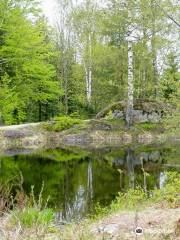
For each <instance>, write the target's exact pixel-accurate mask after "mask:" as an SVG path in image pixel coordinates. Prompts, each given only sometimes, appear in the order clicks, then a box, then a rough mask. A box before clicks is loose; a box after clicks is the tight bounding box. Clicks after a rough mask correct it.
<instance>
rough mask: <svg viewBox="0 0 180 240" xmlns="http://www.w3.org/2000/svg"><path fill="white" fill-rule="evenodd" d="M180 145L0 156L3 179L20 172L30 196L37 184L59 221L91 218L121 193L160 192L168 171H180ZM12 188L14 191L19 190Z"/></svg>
mask: <svg viewBox="0 0 180 240" xmlns="http://www.w3.org/2000/svg"><path fill="white" fill-rule="evenodd" d="M178 149H179V146H177V145H176V146H170V147H167V146H166V147H165V146H149V147H145V146H138V147H126V148H123V147H119V148H117V147H116V148H109V147H105V148H103V149H94V150H82V149H80V148H68V149H54V150H46V151H44V152H36V153H30V152H27V151H26V152H23V151H22V152H21V151H19V150H18V151H16V152H14V151H8V152H7V153H6V155H5V156H1V157H0V181H1V182H8V180H9V179H12V178H15V176H18V175H19V173H21V175H22V176H23V189H24V191H25V192H26V193H27V194H30V192H31V186H34V194H35V196H36V197H37V198H38V196H39V193H40V192H41V189H42V186H44V188H43V199H44V200H46V199H48V197H50V198H49V206H50V207H52V208H54V210H55V212H56V218H57V221H58V222H60V223H61V222H69V221H72V220H79V219H81V218H84V217H86V216H87V215H88V214H93V212H94V209H95V206H96V205H97V204H100V205H101V206H108V205H109V204H110V203H111V202H112V201H113V200H114V199H115V198H116V196H117V195H118V192H121V191H126V190H127V189H129V188H134V187H137V186H141V187H143V188H144V190H145V191H150V190H151V189H154V188H162V187H163V185H164V182H165V172H166V171H167V170H168V171H173V170H176V171H179V170H180V168H179V166H180V165H178V164H179V160H180V154H179V151H178ZM15 188H16V186H14V187H13V189H12V192H13V191H15V190H16V189H15Z"/></svg>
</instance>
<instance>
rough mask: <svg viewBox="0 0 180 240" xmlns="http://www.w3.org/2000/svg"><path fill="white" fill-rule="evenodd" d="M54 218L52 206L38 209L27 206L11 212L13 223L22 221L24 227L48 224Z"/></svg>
mask: <svg viewBox="0 0 180 240" xmlns="http://www.w3.org/2000/svg"><path fill="white" fill-rule="evenodd" d="M53 220H54V212H53V210H52V209H50V208H46V209H42V210H40V209H38V208H35V207H26V208H24V209H22V210H20V209H15V210H13V211H12V212H11V218H10V222H11V224H12V225H17V224H18V223H20V225H21V227H22V228H33V227H36V226H39V227H42V226H48V225H49V224H51V223H52V222H53Z"/></svg>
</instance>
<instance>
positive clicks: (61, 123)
mask: <svg viewBox="0 0 180 240" xmlns="http://www.w3.org/2000/svg"><path fill="white" fill-rule="evenodd" d="M82 122H83V121H82V120H81V119H77V118H71V117H68V116H62V117H55V118H54V122H53V123H50V124H48V123H45V124H44V128H45V129H47V130H48V131H55V132H59V131H62V130H66V129H69V128H71V127H73V126H75V125H79V124H80V123H82Z"/></svg>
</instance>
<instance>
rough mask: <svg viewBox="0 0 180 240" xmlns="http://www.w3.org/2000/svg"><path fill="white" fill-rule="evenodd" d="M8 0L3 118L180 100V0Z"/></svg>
mask: <svg viewBox="0 0 180 240" xmlns="http://www.w3.org/2000/svg"><path fill="white" fill-rule="evenodd" d="M55 15H56V17H55V19H56V21H55V23H54V26H51V25H50V24H49V22H48V20H47V19H46V17H45V16H44V14H43V12H42V9H41V8H40V5H39V3H38V1H36V0H33V1H32V0H1V3H0V122H1V124H19V123H24V122H39V121H45V120H49V119H52V118H53V117H55V116H61V115H70V116H76V117H78V118H82V119H86V118H92V117H93V116H95V114H96V113H98V112H99V111H100V110H101V109H103V108H104V107H106V106H107V105H108V104H110V103H113V102H116V101H121V100H125V101H127V104H128V106H129V109H131V108H133V99H142V100H143V99H144V100H148V99H150V100H160V101H163V102H170V103H174V102H176V103H177V102H178V101H177V100H178V99H179V92H178V91H179V83H180V82H179V80H180V72H179V56H180V55H179V54H180V52H179V37H180V35H179V33H180V31H179V30H180V5H179V3H178V0H177V1H176V0H171V1H170V0H138V1H134V0H128V1H124V0H107V1H106V0H105V1H103V2H102V3H100V2H99V1H96V0H84V1H76V2H72V1H65V0H63V1H59V0H57V1H56V11H55Z"/></svg>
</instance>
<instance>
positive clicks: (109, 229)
mask: <svg viewBox="0 0 180 240" xmlns="http://www.w3.org/2000/svg"><path fill="white" fill-rule="evenodd" d="M118 229H119V225H118V224H108V225H105V226H101V227H99V228H98V232H99V233H108V234H113V233H115V232H116V231H118Z"/></svg>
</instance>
